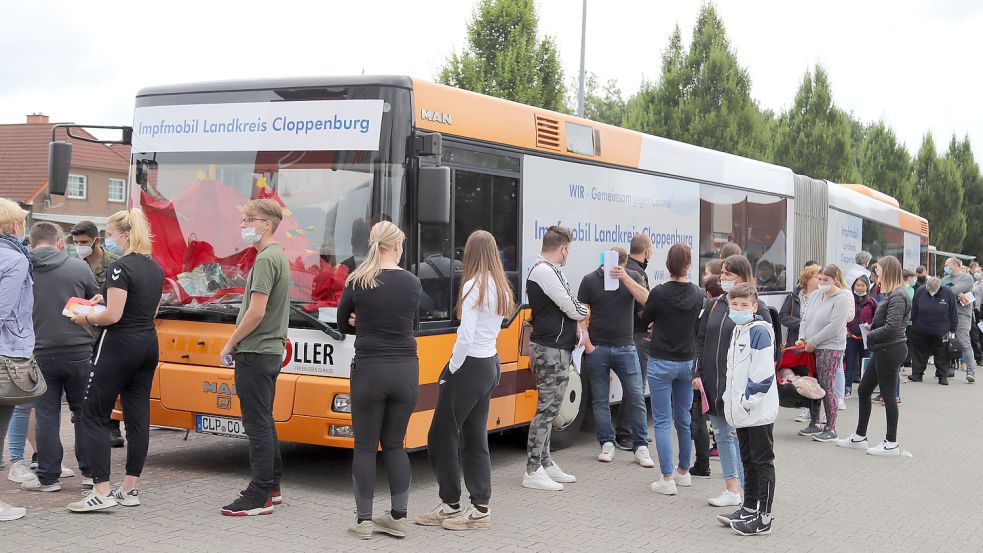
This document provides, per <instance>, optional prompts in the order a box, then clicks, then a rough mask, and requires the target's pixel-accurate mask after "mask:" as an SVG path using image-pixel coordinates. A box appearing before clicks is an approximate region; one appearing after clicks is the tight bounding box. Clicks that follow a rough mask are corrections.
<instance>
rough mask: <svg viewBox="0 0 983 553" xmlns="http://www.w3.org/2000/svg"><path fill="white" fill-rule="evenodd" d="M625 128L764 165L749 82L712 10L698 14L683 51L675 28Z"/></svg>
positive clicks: (759, 123)
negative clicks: (656, 77)
mask: <svg viewBox="0 0 983 553" xmlns="http://www.w3.org/2000/svg"><path fill="white" fill-rule="evenodd" d="M624 126H626V127H629V128H632V129H635V130H639V131H641V132H645V133H649V134H654V135H658V136H663V137H665V138H671V139H673V140H679V141H681V142H688V143H690V144H695V145H697V146H703V147H706V148H712V149H714V150H720V151H724V152H730V153H734V154H738V155H742V156H747V157H751V158H756V159H767V157H768V140H767V139H766V136H765V134H764V128H765V125H764V119H763V117H762V114H761V112H760V110H759V109H758V105H757V104H756V103H755V101H754V100H753V99H752V98H751V79H750V77H749V75H748V72H747V69H745V68H744V67H741V65H740V64H739V63H738V60H737V55H736V54H735V53H734V52H733V50H732V49H731V47H730V42H729V41H728V39H727V34H726V30H725V29H724V25H723V22H722V21H721V20H720V17H719V16H718V15H717V11H716V9H715V8H714V7H713V6H712V5H707V6H704V7H703V8H702V9H701V10H700V15H699V17H698V18H697V22H696V26H695V27H694V29H693V40H692V42H691V43H690V47H689V49H688V50H684V48H683V44H682V35H681V33H680V31H679V27H678V26H677V27H676V29H675V30H674V31H673V33H672V36H671V37H670V39H669V44H668V46H667V47H666V50H665V51H664V52H663V54H662V73H661V75H660V78H659V81H658V83H656V84H652V83H643V85H642V87H641V90H639V92H638V94H636V95H635V96H634V97H632V99H631V100H630V101H629V102H628V106H627V107H626V110H625V118H624Z"/></svg>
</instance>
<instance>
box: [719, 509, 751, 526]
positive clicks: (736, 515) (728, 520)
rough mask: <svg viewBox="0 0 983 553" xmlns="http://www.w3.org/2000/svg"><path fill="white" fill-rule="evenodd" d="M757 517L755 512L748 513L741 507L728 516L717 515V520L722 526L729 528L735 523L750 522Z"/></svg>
mask: <svg viewBox="0 0 983 553" xmlns="http://www.w3.org/2000/svg"><path fill="white" fill-rule="evenodd" d="M757 516H758V512H757V511H749V510H748V509H746V508H744V507H741V508H740V509H738V510H736V511H734V512H733V513H731V514H729V515H717V520H718V521H720V524H722V525H724V526H731V525H732V524H733V523H735V522H740V521H747V520H751V519H752V518H755V517H757Z"/></svg>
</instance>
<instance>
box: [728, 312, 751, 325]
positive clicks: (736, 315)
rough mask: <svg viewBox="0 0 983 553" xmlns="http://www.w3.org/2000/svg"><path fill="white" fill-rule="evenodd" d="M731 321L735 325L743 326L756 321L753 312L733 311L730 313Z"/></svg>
mask: <svg viewBox="0 0 983 553" xmlns="http://www.w3.org/2000/svg"><path fill="white" fill-rule="evenodd" d="M728 315H729V316H730V320H732V321H734V324H738V325H743V324H747V323H749V322H751V321H753V320H754V312H753V311H733V310H731V312H730V313H728Z"/></svg>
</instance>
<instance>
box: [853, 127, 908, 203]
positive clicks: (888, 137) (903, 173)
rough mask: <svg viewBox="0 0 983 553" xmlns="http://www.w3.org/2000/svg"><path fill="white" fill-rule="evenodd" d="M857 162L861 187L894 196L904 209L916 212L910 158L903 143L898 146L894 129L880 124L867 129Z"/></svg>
mask: <svg viewBox="0 0 983 553" xmlns="http://www.w3.org/2000/svg"><path fill="white" fill-rule="evenodd" d="M858 159H859V160H860V180H861V182H863V184H866V185H867V186H869V187H871V188H873V189H875V190H879V191H881V192H883V193H885V194H888V195H889V196H893V197H894V198H895V199H897V200H898V203H900V204H901V207H902V208H903V209H906V210H908V211H911V212H913V213H917V212H918V198H917V197H916V196H915V190H914V182H913V181H912V165H911V155H910V154H908V150H907V149H905V147H904V145H903V144H898V138H897V136H895V134H894V130H892V129H890V128H889V127H888V126H887V125H886V124H885V123H884V122H883V121H881V122H879V123H877V124H875V125H873V126H871V127H870V128H868V129H867V132H866V136H865V137H864V139H863V142H861V143H860V153H859V155H858Z"/></svg>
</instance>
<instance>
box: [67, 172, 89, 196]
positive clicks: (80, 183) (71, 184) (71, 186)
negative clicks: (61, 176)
mask: <svg viewBox="0 0 983 553" xmlns="http://www.w3.org/2000/svg"><path fill="white" fill-rule="evenodd" d="M87 182H88V179H87V178H86V177H85V176H84V175H68V188H67V189H66V190H65V197H66V198H72V199H73V200H84V199H85V193H86V188H87V186H86V184H87Z"/></svg>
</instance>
